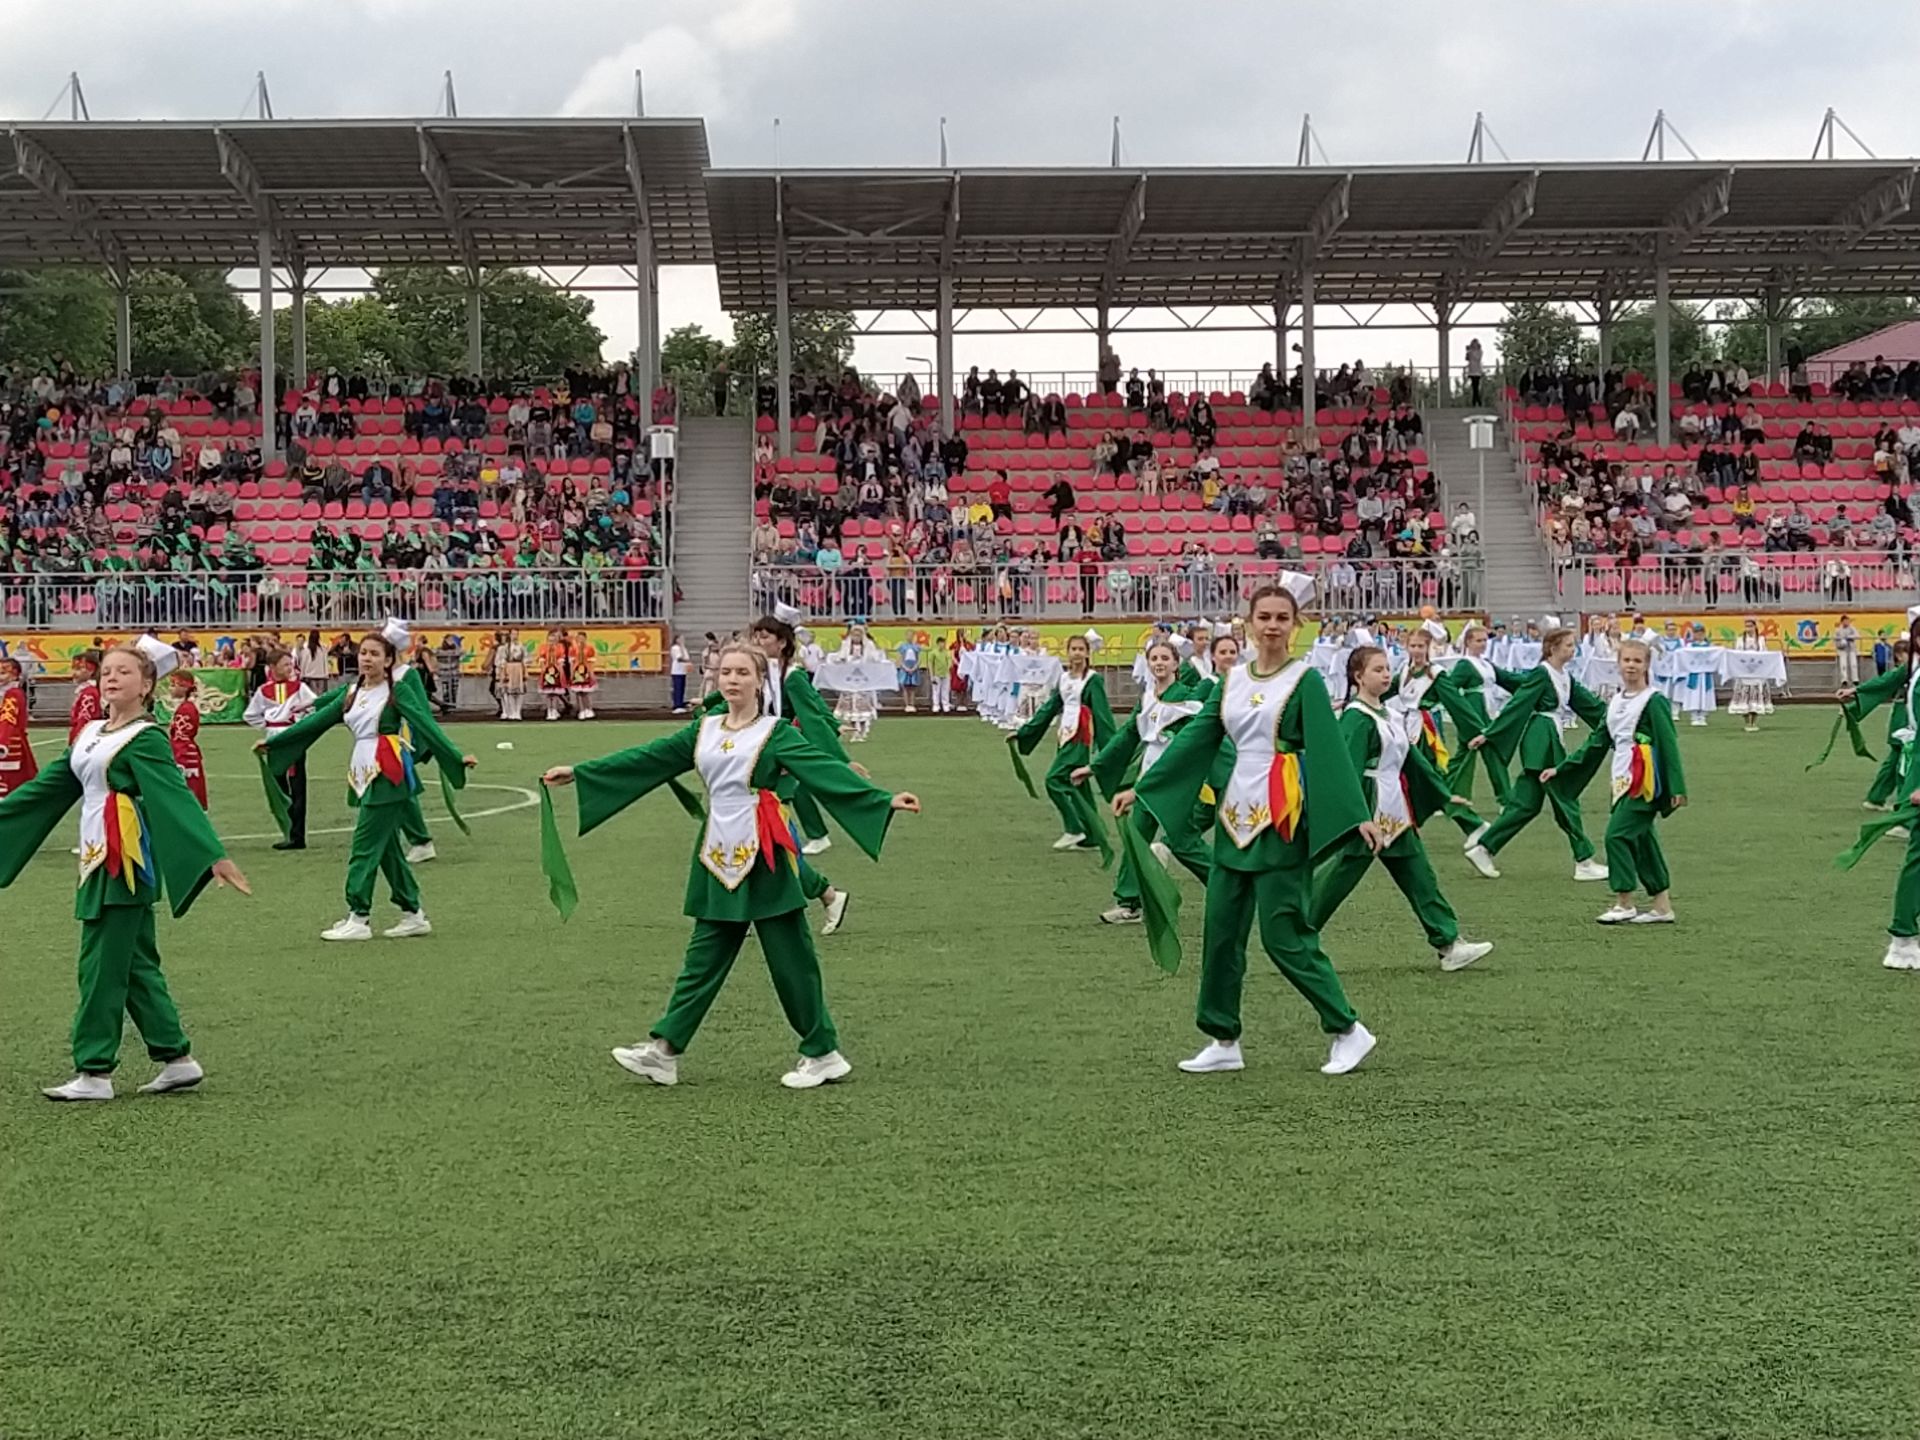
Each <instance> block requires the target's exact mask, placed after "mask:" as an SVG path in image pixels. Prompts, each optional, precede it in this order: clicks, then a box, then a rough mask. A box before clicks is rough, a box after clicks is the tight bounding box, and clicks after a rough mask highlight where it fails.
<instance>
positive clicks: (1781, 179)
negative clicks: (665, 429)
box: [706, 160, 1920, 312]
mask: <svg viewBox="0 0 1920 1440" xmlns="http://www.w3.org/2000/svg"><path fill="white" fill-rule="evenodd" d="M1917 172H1920V160H1818V161H1804V160H1802V161H1730V162H1724V163H1712V162H1707V161H1700V162H1694V161H1686V162H1675V161H1667V162H1662V163H1644V162H1642V163H1617V164H1555V165H1524V164H1500V165H1484V164H1476V165H1447V166H1424V167H1417V168H1408V167H1376V168H1368V167H1356V168H1346V167H1335V168H1324V167H1323V168H1289V169H1272V170H1249V169H1220V168H1214V169H1193V168H1189V169H1165V170H1163V169H1144V170H1143V169H1119V168H1115V169H1065V170H1048V169H982V170H972V169H925V170H872V171H866V170H798V171H792V170H789V171H778V172H776V171H762V170H709V171H708V172H707V175H706V188H707V209H708V214H709V217H710V224H711V226H712V237H713V255H714V261H715V264H716V265H717V266H718V269H719V280H720V299H721V303H722V304H723V305H724V306H725V307H726V308H727V309H728V310H730V311H735V312H738V311H752V310H769V309H773V308H774V306H775V283H774V272H775V266H776V256H777V253H778V250H779V248H780V241H781V239H782V235H781V231H782V229H783V228H784V232H785V233H784V242H785V248H786V256H787V266H788V284H789V298H790V303H791V304H793V305H794V306H799V307H815V306H838V307H850V308H855V309H862V310H873V309H888V308H897V309H916V310H933V309H935V308H937V304H938V299H939V295H938V292H939V281H940V277H941V274H942V273H943V267H944V268H945V271H946V273H947V274H949V275H950V276H951V277H952V282H953V298H952V303H953V304H954V306H955V307H956V308H960V309H984V308H1003V309H1013V308H1019V309H1044V308H1051V307H1082V306H1087V307H1105V308H1109V309H1117V308H1126V307H1146V308H1155V307H1174V306H1216V305H1262V306H1270V305H1273V304H1275V303H1276V302H1280V303H1285V302H1288V301H1290V300H1292V299H1294V298H1296V296H1297V287H1298V277H1299V276H1300V274H1301V273H1302V271H1305V270H1310V271H1311V273H1312V275H1313V278H1314V293H1315V298H1316V301H1317V302H1318V303H1322V304H1326V303H1350V304H1370V305H1379V304H1394V303H1419V304H1433V303H1436V302H1438V303H1442V304H1447V305H1452V304H1463V303H1466V302H1469V301H1491V302H1512V301H1524V300H1574V299H1580V300H1593V301H1596V302H1598V303H1600V304H1601V305H1602V306H1607V307H1611V306H1615V305H1618V304H1619V303H1620V302H1623V301H1626V300H1631V299H1638V298H1645V297H1650V296H1651V294H1652V292H1653V288H1654V275H1655V272H1656V271H1657V270H1658V269H1659V268H1661V267H1662V266H1663V265H1664V266H1665V268H1666V270H1667V274H1668V279H1669V284H1670V287H1671V294H1672V295H1673V296H1674V297H1675V298H1688V299H1716V298H1721V297H1725V296H1729V295H1743V294H1750V295H1755V296H1759V295H1764V294H1769V293H1771V294H1775V295H1792V294H1796V293H1800V294H1804V293H1815V292H1817V293H1823V294H1824V293H1863V294H1884V293H1890V292H1905V293H1920V217H1916V216H1915V215H1913V213H1912V207H1913V200H1914V193H1913V192H1914V180H1915V175H1916V173H1917Z"/></svg>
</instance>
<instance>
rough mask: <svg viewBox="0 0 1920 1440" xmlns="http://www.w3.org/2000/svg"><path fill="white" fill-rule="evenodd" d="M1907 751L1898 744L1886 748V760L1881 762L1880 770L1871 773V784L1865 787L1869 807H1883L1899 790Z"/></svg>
mask: <svg viewBox="0 0 1920 1440" xmlns="http://www.w3.org/2000/svg"><path fill="white" fill-rule="evenodd" d="M1906 758H1907V751H1906V747H1905V746H1904V745H1901V744H1899V743H1898V742H1894V743H1891V744H1889V745H1888V746H1887V753H1886V758H1884V759H1883V760H1881V762H1880V768H1879V769H1878V770H1876V771H1874V772H1873V784H1871V785H1869V786H1868V787H1867V803H1868V804H1869V805H1885V804H1887V803H1889V802H1890V801H1891V800H1892V799H1893V796H1894V792H1895V791H1896V790H1898V789H1899V788H1900V772H1901V770H1902V769H1903V768H1904V764H1905V761H1906Z"/></svg>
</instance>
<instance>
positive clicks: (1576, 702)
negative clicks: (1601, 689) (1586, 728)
mask: <svg viewBox="0 0 1920 1440" xmlns="http://www.w3.org/2000/svg"><path fill="white" fill-rule="evenodd" d="M1567 708H1568V709H1569V710H1571V711H1573V713H1574V716H1575V717H1576V718H1577V719H1579V720H1582V721H1584V722H1585V723H1586V724H1588V725H1591V726H1592V727H1593V728H1594V729H1596V730H1604V729H1606V728H1607V702H1606V701H1604V700H1602V699H1601V698H1600V697H1599V696H1598V695H1596V694H1594V693H1593V692H1592V691H1591V690H1589V689H1587V687H1586V686H1584V685H1582V684H1581V683H1580V682H1579V681H1578V680H1574V681H1571V682H1570V683H1569V684H1568V686H1567Z"/></svg>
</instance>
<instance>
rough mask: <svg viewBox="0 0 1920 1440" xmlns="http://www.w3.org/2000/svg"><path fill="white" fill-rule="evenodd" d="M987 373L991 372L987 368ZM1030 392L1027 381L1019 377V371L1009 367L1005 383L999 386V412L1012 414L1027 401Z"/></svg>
mask: <svg viewBox="0 0 1920 1440" xmlns="http://www.w3.org/2000/svg"><path fill="white" fill-rule="evenodd" d="M987 373H988V374H989V375H991V374H992V373H993V372H992V371H991V370H989V371H988V372H987ZM1030 393H1031V392H1030V391H1029V390H1028V389H1027V382H1026V381H1024V380H1022V379H1021V378H1020V372H1019V371H1018V370H1014V369H1009V370H1008V371H1007V381H1006V384H1004V385H1002V386H1001V387H1000V413H1001V414H1002V415H1011V414H1013V413H1014V412H1015V411H1017V410H1019V409H1020V408H1021V407H1022V406H1024V405H1025V404H1026V403H1027V397H1028V395H1029V394H1030Z"/></svg>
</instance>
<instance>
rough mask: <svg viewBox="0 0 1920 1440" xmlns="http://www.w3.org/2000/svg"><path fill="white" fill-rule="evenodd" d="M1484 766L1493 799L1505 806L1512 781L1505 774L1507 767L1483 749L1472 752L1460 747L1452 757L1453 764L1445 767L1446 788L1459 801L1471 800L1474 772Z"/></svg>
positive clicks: (1511, 787) (1463, 746) (1511, 788)
mask: <svg viewBox="0 0 1920 1440" xmlns="http://www.w3.org/2000/svg"><path fill="white" fill-rule="evenodd" d="M1482 764H1484V765H1485V766H1486V769H1487V779H1488V780H1490V781H1492V782H1493V798H1494V799H1495V800H1497V801H1499V802H1500V804H1502V805H1505V804H1506V803H1507V796H1508V794H1509V793H1511V791H1512V790H1513V779H1512V777H1511V776H1509V775H1508V774H1507V767H1506V766H1504V765H1502V764H1501V763H1500V757H1499V756H1497V755H1490V754H1488V753H1487V752H1486V751H1485V750H1484V749H1481V750H1473V749H1470V748H1468V747H1467V746H1466V745H1462V746H1461V747H1460V749H1459V751H1458V752H1457V753H1456V754H1455V755H1454V757H1453V764H1452V765H1450V766H1448V767H1447V788H1448V789H1450V790H1451V791H1452V792H1453V793H1454V794H1456V795H1458V796H1459V797H1460V798H1461V799H1463V800H1467V801H1471V800H1472V799H1473V775H1474V771H1475V770H1476V769H1477V768H1478V767H1479V766H1480V765H1482Z"/></svg>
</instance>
